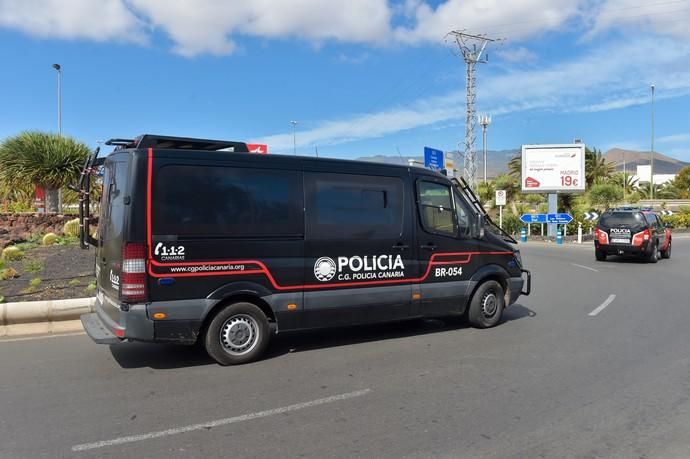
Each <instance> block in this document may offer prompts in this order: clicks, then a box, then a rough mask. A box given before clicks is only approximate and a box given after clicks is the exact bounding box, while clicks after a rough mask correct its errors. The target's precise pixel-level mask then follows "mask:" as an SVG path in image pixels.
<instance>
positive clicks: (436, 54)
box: [0, 0, 690, 161]
mask: <svg viewBox="0 0 690 459" xmlns="http://www.w3.org/2000/svg"><path fill="white" fill-rule="evenodd" d="M687 24H690V0H647V1H644V0H503V1H501V0H440V1H439V0H436V1H431V0H400V1H392V0H251V1H249V0H226V1H223V0H0V62H2V64H3V65H2V67H1V68H2V71H0V139H2V138H5V137H7V136H10V135H14V134H17V133H18V132H21V131H23V130H43V131H52V132H57V129H58V122H57V72H56V71H55V70H54V69H53V68H52V64H54V63H59V64H60V65H61V67H62V128H63V133H64V134H66V135H71V136H73V137H75V138H77V139H79V140H82V141H84V142H86V143H87V144H89V145H91V146H96V145H97V144H98V142H99V141H103V140H107V139H109V138H113V137H121V138H128V137H130V138H131V137H134V136H136V135H139V134H143V133H153V134H165V135H177V136H186V137H201V138H213V139H228V140H240V141H247V142H258V143H267V144H268V146H269V151H270V152H271V153H284V154H292V153H293V148H294V147H295V145H294V144H293V142H295V143H296V150H297V153H298V154H302V155H314V154H316V152H317V151H318V154H319V155H320V156H328V157H340V158H356V157H360V156H370V155H377V154H383V155H397V154H398V152H400V154H402V155H404V156H417V155H421V154H422V152H423V148H424V146H430V147H434V148H438V149H442V150H446V151H448V150H455V149H458V145H459V144H462V142H463V141H464V129H465V128H464V124H465V84H466V83H465V78H466V70H465V63H464V61H463V60H462V58H461V56H459V55H458V47H457V45H456V44H455V42H454V41H453V40H452V39H449V37H447V33H448V32H450V31H452V30H464V31H465V32H467V33H472V34H486V36H487V37H490V38H496V39H501V40H500V41H496V42H492V43H490V44H489V46H488V47H487V49H486V53H487V54H488V62H487V63H485V64H478V66H477V80H476V84H477V102H476V104H477V109H478V111H479V112H481V113H486V114H490V115H491V116H492V123H491V125H490V126H489V128H488V145H489V149H491V150H501V149H515V148H519V147H520V145H523V144H536V143H570V142H572V141H573V139H576V138H578V139H582V141H583V142H584V143H585V144H587V145H588V146H592V147H596V148H599V149H601V150H603V151H606V150H608V149H609V148H613V147H621V148H628V149H633V150H647V151H648V150H649V149H650V148H651V141H652V128H651V124H652V103H651V102H652V97H651V96H652V91H651V87H650V85H651V84H654V85H655V103H654V113H655V136H654V139H655V150H656V151H659V152H662V153H665V154H668V155H670V156H673V157H676V158H678V159H682V160H685V161H690V28H689V27H688V26H687ZM293 120H294V121H297V122H298V123H297V124H296V126H295V129H294V138H293V126H292V124H291V123H290V122H291V121H293ZM476 135H477V143H476V148H477V149H478V150H479V149H481V131H480V129H477V131H476ZM462 148H463V147H461V148H460V149H462Z"/></svg>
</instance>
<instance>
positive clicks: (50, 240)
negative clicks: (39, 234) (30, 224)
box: [43, 233, 58, 245]
mask: <svg viewBox="0 0 690 459" xmlns="http://www.w3.org/2000/svg"><path fill="white" fill-rule="evenodd" d="M57 241H58V235H57V234H55V233H48V234H46V235H45V236H43V245H53V244H55V243H56V242H57Z"/></svg>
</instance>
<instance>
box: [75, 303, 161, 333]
mask: <svg viewBox="0 0 690 459" xmlns="http://www.w3.org/2000/svg"><path fill="white" fill-rule="evenodd" d="M100 298H103V297H102V296H101V295H99V296H97V297H96V303H95V309H96V312H95V313H91V314H84V315H82V316H81V323H82V325H83V326H84V330H85V331H86V334H87V335H89V337H90V338H91V339H92V340H93V341H95V342H96V343H99V344H117V343H120V342H122V341H123V340H126V339H131V340H136V341H153V340H154V334H153V321H152V320H150V319H149V318H148V316H147V314H146V305H145V304H134V305H129V307H128V308H127V309H128V310H126V311H123V310H122V308H121V307H120V306H117V305H116V303H114V302H112V300H109V299H107V298H104V301H107V302H109V303H110V304H109V305H108V306H107V307H108V308H110V309H113V310H114V311H115V312H116V313H117V315H115V316H114V317H113V315H112V312H113V311H110V314H109V313H108V312H106V311H105V310H104V305H103V304H102V303H101V299H100ZM116 307H117V309H114V308H116Z"/></svg>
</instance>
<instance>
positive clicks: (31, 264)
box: [22, 259, 45, 273]
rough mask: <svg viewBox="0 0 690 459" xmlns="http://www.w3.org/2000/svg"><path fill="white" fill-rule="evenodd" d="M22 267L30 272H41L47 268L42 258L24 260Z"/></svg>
mask: <svg viewBox="0 0 690 459" xmlns="http://www.w3.org/2000/svg"><path fill="white" fill-rule="evenodd" d="M22 269H23V270H24V271H26V272H28V273H40V272H41V271H43V270H44V269H45V264H43V262H42V261H41V260H35V259H29V260H26V261H25V262H24V264H23V265H22Z"/></svg>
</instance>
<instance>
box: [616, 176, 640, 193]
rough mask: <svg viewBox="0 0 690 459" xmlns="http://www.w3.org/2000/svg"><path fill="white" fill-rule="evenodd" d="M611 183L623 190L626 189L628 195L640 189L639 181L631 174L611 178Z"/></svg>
mask: <svg viewBox="0 0 690 459" xmlns="http://www.w3.org/2000/svg"><path fill="white" fill-rule="evenodd" d="M609 182H610V183H613V184H615V185H618V186H619V187H620V188H621V189H623V188H625V194H626V195H630V194H632V193H634V192H635V191H636V190H637V189H638V188H639V185H638V184H639V179H637V178H635V176H633V175H630V174H625V175H623V173H622V172H619V173H617V174H614V175H613V176H611V178H610V179H609Z"/></svg>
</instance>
